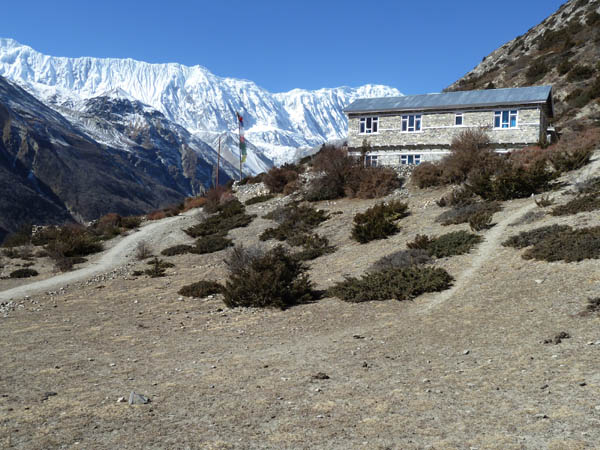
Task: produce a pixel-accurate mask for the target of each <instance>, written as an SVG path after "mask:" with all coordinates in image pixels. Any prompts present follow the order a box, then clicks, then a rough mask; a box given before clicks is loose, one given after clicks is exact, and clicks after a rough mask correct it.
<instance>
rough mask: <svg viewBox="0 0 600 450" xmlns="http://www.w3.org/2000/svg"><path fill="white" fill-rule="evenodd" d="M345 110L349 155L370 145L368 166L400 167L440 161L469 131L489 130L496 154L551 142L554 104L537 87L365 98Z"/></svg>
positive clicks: (548, 92)
mask: <svg viewBox="0 0 600 450" xmlns="http://www.w3.org/2000/svg"><path fill="white" fill-rule="evenodd" d="M344 112H345V113H346V115H347V116H348V150H349V152H350V154H353V155H360V154H361V152H362V151H364V143H366V144H367V145H368V146H369V147H370V149H369V151H368V152H367V153H366V155H365V161H366V164H367V165H373V166H376V165H388V166H398V165H415V164H419V163H421V162H423V161H431V160H436V159H439V158H441V157H442V156H444V155H445V154H447V153H448V152H449V150H450V144H451V143H452V139H453V138H454V136H456V135H457V134H458V133H460V132H461V131H463V130H466V129H470V128H471V129H472V128H478V129H483V130H485V131H486V132H487V134H488V135H489V137H490V140H491V142H492V145H493V147H494V148H495V150H497V151H510V150H514V149H518V148H522V147H525V146H527V145H532V144H538V143H544V142H547V141H548V139H550V136H549V131H550V128H549V125H550V119H552V118H553V116H554V105H553V100H552V86H533V87H524V88H509V89H486V90H482V91H459V92H445V93H441V94H424V95H409V96H403V97H384V98H361V99H358V100H356V101H354V102H353V103H351V104H350V105H349V106H348V107H346V109H344Z"/></svg>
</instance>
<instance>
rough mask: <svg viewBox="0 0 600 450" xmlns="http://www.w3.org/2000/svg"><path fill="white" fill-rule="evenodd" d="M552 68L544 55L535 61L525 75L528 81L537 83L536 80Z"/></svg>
mask: <svg viewBox="0 0 600 450" xmlns="http://www.w3.org/2000/svg"><path fill="white" fill-rule="evenodd" d="M549 70H550V68H549V67H548V65H547V64H546V62H545V60H544V57H543V56H542V57H541V58H539V59H537V60H535V61H533V62H532V63H531V64H530V66H529V68H528V69H527V71H526V72H525V77H526V78H527V82H528V83H530V84H531V83H535V82H536V81H538V80H540V79H542V78H543V77H544V75H546V73H548V71H549Z"/></svg>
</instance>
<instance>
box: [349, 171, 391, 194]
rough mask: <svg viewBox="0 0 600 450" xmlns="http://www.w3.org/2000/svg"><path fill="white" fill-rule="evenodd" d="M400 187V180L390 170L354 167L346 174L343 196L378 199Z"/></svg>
mask: <svg viewBox="0 0 600 450" xmlns="http://www.w3.org/2000/svg"><path fill="white" fill-rule="evenodd" d="M400 186H402V180H401V179H400V178H398V174H397V173H396V171H394V169H392V168H389V167H362V166H356V167H354V168H353V169H351V170H350V171H349V172H348V174H347V177H346V180H345V186H344V194H345V195H346V196H347V197H350V198H354V197H357V198H379V197H384V196H386V195H387V194H389V193H390V192H392V191H393V190H394V189H397V188H399V187H400Z"/></svg>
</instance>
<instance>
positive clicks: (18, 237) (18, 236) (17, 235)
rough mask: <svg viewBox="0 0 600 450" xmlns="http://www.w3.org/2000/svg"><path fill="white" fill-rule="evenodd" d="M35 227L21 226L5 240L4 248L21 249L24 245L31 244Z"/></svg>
mask: <svg viewBox="0 0 600 450" xmlns="http://www.w3.org/2000/svg"><path fill="white" fill-rule="evenodd" d="M32 231H33V227H32V226H31V225H29V224H25V225H21V226H20V227H19V229H18V230H17V231H16V232H14V233H11V234H9V235H8V236H6V237H5V238H4V241H3V242H2V246H3V247H6V248H9V247H20V246H22V245H28V244H30V243H31V236H32Z"/></svg>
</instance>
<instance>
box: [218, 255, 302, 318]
mask: <svg viewBox="0 0 600 450" xmlns="http://www.w3.org/2000/svg"><path fill="white" fill-rule="evenodd" d="M226 263H227V265H228V268H229V279H228V280H227V283H226V285H225V289H224V292H223V294H224V300H223V301H224V302H225V304H226V305H227V306H228V307H230V308H234V307H237V306H245V307H260V308H265V307H269V308H280V309H286V308H288V307H290V306H293V305H297V304H300V303H306V302H308V301H311V300H313V298H314V293H313V291H312V286H311V282H310V281H309V279H308V276H307V275H306V273H305V271H306V267H305V266H304V264H303V263H302V262H300V261H298V260H297V259H296V258H294V257H292V256H291V255H290V254H289V252H288V251H287V250H286V249H285V248H284V247H282V246H281V245H279V246H277V247H275V248H273V249H272V250H270V251H268V252H266V253H261V252H258V251H249V250H246V249H244V248H242V247H235V248H234V249H233V251H232V252H231V254H230V256H229V257H228V259H227V260H226Z"/></svg>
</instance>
